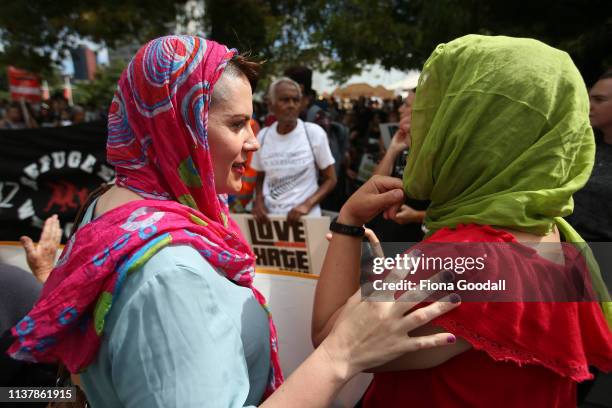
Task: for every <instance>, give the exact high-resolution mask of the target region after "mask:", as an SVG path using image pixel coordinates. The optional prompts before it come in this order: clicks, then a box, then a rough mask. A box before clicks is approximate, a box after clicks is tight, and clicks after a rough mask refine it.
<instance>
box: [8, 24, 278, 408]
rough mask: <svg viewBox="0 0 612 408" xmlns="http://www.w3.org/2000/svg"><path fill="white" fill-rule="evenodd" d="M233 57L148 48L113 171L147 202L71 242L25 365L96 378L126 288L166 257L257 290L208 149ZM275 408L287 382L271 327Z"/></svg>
mask: <svg viewBox="0 0 612 408" xmlns="http://www.w3.org/2000/svg"><path fill="white" fill-rule="evenodd" d="M235 54H236V50H228V49H227V48H226V47H225V46H223V45H220V44H217V43H216V42H214V41H209V40H205V39H203V38H200V37H191V36H167V37H162V38H158V39H156V40H153V41H151V42H149V43H148V44H146V45H145V46H143V47H142V48H141V49H140V50H139V51H138V53H137V54H136V56H135V57H134V58H133V60H132V61H131V62H130V64H129V65H128V67H127V69H126V70H125V71H124V72H123V74H122V76H121V79H120V80H119V86H118V89H117V92H116V94H115V97H114V99H113V101H112V104H111V107H110V111H109V123H108V143H107V156H108V161H109V162H110V163H111V164H113V165H114V166H115V170H116V172H117V185H119V186H122V187H125V188H128V189H130V190H132V191H134V192H137V193H138V194H140V195H141V196H142V197H144V198H145V200H140V201H133V202H130V203H128V204H125V205H122V206H120V207H118V208H115V209H113V210H111V211H109V212H107V213H105V214H103V215H102V216H100V217H99V218H98V219H96V220H94V221H92V222H90V223H89V224H86V225H85V226H83V228H81V229H79V230H78V231H77V232H76V234H75V235H74V236H73V237H72V238H71V240H70V241H69V242H68V244H67V245H66V247H65V248H64V251H63V253H62V255H61V257H60V259H59V261H58V264H57V266H56V268H55V269H54V270H53V272H52V273H51V276H50V277H49V280H48V281H47V283H46V284H45V286H44V288H43V292H42V295H41V297H40V299H39V300H38V302H37V303H36V305H35V306H34V308H33V310H32V311H30V313H28V315H27V316H25V317H24V318H23V319H22V320H21V321H20V322H19V323H18V324H17V325H16V326H15V327H14V328H13V329H12V333H13V335H14V336H15V337H17V338H18V340H17V341H15V342H14V343H13V345H12V346H11V348H10V349H9V353H10V354H11V355H12V356H13V357H14V358H17V359H23V360H29V361H39V362H55V361H58V360H59V361H61V362H62V363H63V364H64V365H66V367H67V368H68V369H69V370H70V371H71V372H78V371H81V370H83V369H84V368H85V367H87V366H88V365H89V364H90V363H91V362H92V361H93V360H94V358H95V356H96V354H97V352H98V349H99V347H100V344H101V340H102V335H103V332H104V323H105V319H106V316H107V315H108V312H109V310H110V309H111V307H112V305H113V303H114V299H115V298H116V297H117V296H118V295H119V294H120V291H121V287H122V284H123V282H124V280H125V279H126V277H127V276H128V275H129V274H130V273H131V272H133V271H135V270H137V269H138V268H139V267H140V266H142V265H143V264H144V263H145V262H146V261H147V260H148V259H149V258H151V256H153V255H154V254H155V253H156V252H158V251H159V250H160V249H161V248H163V247H165V246H167V245H189V246H192V247H193V248H195V249H196V250H198V252H200V254H202V256H203V257H204V258H205V259H206V260H207V261H208V262H209V263H210V264H211V265H212V266H213V267H214V268H215V269H216V270H217V271H219V272H221V273H223V274H224V275H225V276H226V278H227V279H230V280H232V281H234V282H236V283H237V284H239V285H242V286H245V287H249V288H251V290H252V291H253V293H254V296H255V297H256V299H257V300H258V301H259V303H260V304H261V305H262V306H263V307H264V308H265V309H266V311H268V308H267V306H266V301H265V299H264V297H263V296H262V295H261V294H260V293H259V292H258V291H257V290H256V289H255V288H254V287H253V286H252V283H253V276H254V271H255V267H254V265H255V257H254V255H253V253H252V251H251V249H250V248H249V246H248V244H247V243H246V242H245V240H244V238H243V237H242V235H241V233H240V230H239V229H238V227H237V225H236V224H235V223H234V221H233V220H232V219H231V218H230V217H229V213H228V208H227V197H226V196H225V195H218V194H217V193H216V191H215V182H214V174H213V164H212V159H211V156H210V150H209V146H208V134H207V127H208V126H207V124H208V110H209V104H210V95H211V93H212V89H213V86H214V84H215V83H216V81H217V80H218V79H219V77H220V76H221V74H222V72H223V69H224V68H225V66H226V65H227V62H228V61H229V60H230V59H231V58H232V57H233V56H234V55H235ZM268 316H269V325H270V348H271V367H272V373H271V375H270V382H269V384H268V388H267V391H266V396H267V395H269V394H270V393H271V392H273V391H274V390H275V389H276V388H277V387H278V386H279V385H280V384H281V383H282V381H283V378H282V373H281V369H280V364H279V358H278V349H277V344H278V343H277V337H276V329H275V327H274V324H273V322H272V319H271V317H270V315H269V312H268Z"/></svg>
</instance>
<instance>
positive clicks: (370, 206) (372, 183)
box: [338, 175, 404, 225]
mask: <svg viewBox="0 0 612 408" xmlns="http://www.w3.org/2000/svg"><path fill="white" fill-rule="evenodd" d="M403 202H404V191H403V190H402V180H400V179H398V178H394V177H386V176H376V175H375V176H372V177H371V178H370V179H369V180H368V181H367V182H366V183H365V184H364V185H362V186H361V187H360V188H359V190H357V191H355V193H354V194H353V195H352V196H351V197H349V199H348V200H347V201H346V203H345V204H344V205H343V206H342V209H341V210H340V215H339V217H338V222H339V223H342V224H347V225H363V224H365V223H366V222H368V221H370V220H371V219H372V218H374V217H375V216H376V215H378V214H380V213H381V212H383V211H384V212H385V217H389V218H393V217H394V216H395V214H396V213H397V210H398V209H399V208H400V206H401V205H402V203H403Z"/></svg>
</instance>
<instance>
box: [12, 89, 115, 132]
mask: <svg viewBox="0 0 612 408" xmlns="http://www.w3.org/2000/svg"><path fill="white" fill-rule="evenodd" d="M100 120H106V108H101V107H95V106H90V105H88V106H80V105H72V106H71V105H69V103H68V100H67V99H66V98H65V97H64V96H63V94H56V95H53V96H52V97H51V98H50V99H48V100H45V101H42V102H40V103H30V102H27V101H24V100H20V101H7V100H6V99H1V100H0V129H11V130H19V129H36V128H48V127H60V126H71V125H77V124H79V123H84V122H93V121H100Z"/></svg>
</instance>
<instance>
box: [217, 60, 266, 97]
mask: <svg viewBox="0 0 612 408" xmlns="http://www.w3.org/2000/svg"><path fill="white" fill-rule="evenodd" d="M225 70H226V71H228V70H229V71H237V72H241V73H242V74H243V75H244V76H245V77H246V78H247V79H248V80H249V83H250V84H251V89H253V92H255V88H257V81H258V80H259V73H260V72H261V62H259V61H255V60H254V59H252V58H251V56H250V55H249V54H236V55H234V56H233V57H232V59H231V60H229V62H228V63H227V67H226V68H225ZM230 75H231V73H230Z"/></svg>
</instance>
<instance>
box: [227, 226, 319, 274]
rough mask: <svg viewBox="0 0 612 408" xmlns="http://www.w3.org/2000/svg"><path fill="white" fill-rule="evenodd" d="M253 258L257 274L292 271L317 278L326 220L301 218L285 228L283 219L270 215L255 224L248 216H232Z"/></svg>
mask: <svg viewBox="0 0 612 408" xmlns="http://www.w3.org/2000/svg"><path fill="white" fill-rule="evenodd" d="M232 218H233V219H234V220H236V222H237V223H238V225H239V226H240V229H241V231H242V233H243V235H244V236H245V237H246V239H247V241H248V242H249V244H250V245H251V248H252V249H253V252H254V253H255V255H256V256H257V268H258V270H259V269H261V270H276V271H292V272H301V273H309V274H315V275H318V274H319V272H320V271H321V266H323V257H324V256H325V252H326V251H327V241H326V240H325V234H326V233H327V231H328V230H329V223H330V219H329V217H302V220H301V221H300V222H298V223H296V224H293V225H291V224H289V223H288V222H287V217H286V216H278V215H276V216H275V215H270V216H269V218H270V222H269V223H258V222H256V221H255V218H254V217H253V216H252V215H250V214H232Z"/></svg>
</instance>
